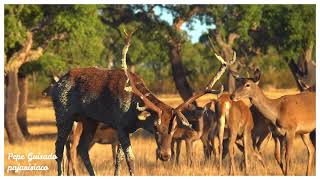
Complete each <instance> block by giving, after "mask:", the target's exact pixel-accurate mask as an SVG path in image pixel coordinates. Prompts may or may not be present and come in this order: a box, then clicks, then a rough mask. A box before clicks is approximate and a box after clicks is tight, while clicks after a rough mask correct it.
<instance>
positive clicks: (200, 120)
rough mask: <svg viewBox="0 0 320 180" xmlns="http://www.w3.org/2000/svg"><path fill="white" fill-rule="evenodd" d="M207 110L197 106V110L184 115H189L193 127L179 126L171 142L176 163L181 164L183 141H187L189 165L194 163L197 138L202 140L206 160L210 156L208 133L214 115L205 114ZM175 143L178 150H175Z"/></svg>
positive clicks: (173, 158)
mask: <svg viewBox="0 0 320 180" xmlns="http://www.w3.org/2000/svg"><path fill="white" fill-rule="evenodd" d="M206 111H207V110H205V109H204V108H200V107H197V109H196V110H193V111H186V112H184V115H185V116H186V117H187V119H188V121H189V123H190V124H191V125H192V127H193V129H189V128H185V127H178V128H177V129H176V131H175V132H174V134H173V137H172V142H171V154H172V158H171V160H172V161H174V160H175V161H176V163H177V164H179V162H180V161H179V160H180V151H181V142H182V141H185V143H186V154H187V164H188V165H191V164H192V163H193V158H192V154H193V143H194V142H195V141H197V140H201V141H202V144H203V150H204V157H205V160H207V159H208V158H209V156H210V151H211V147H210V144H209V139H208V134H209V128H210V123H211V119H212V117H211V115H205V114H204V113H206ZM175 144H176V150H174V146H175ZM157 159H158V157H157Z"/></svg>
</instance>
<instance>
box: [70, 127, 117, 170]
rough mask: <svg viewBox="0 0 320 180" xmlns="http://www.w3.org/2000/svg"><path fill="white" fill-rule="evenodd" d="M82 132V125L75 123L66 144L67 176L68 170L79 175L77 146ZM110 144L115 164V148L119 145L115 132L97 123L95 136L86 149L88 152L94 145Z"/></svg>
mask: <svg viewBox="0 0 320 180" xmlns="http://www.w3.org/2000/svg"><path fill="white" fill-rule="evenodd" d="M82 131H83V123H82V122H81V121H80V122H78V123H75V125H74V129H73V130H72V132H71V134H70V135H69V138H68V140H67V143H66V147H67V148H66V149H67V152H66V154H67V157H69V158H67V162H66V163H65V164H66V172H67V175H70V174H69V169H70V168H71V169H72V173H73V175H74V176H76V175H79V172H78V169H79V168H78V161H77V160H78V153H77V146H78V145H79V140H80V136H81V134H82ZM95 143H98V144H110V145H111V147H112V160H113V162H115V160H116V148H117V146H118V144H119V140H118V134H117V130H116V129H114V128H112V127H109V126H107V125H105V124H103V123H99V124H98V126H97V129H96V132H95V135H94V137H93V139H92V141H91V143H90V144H89V147H88V149H89V150H90V149H91V148H92V146H93V145H94V144H95Z"/></svg>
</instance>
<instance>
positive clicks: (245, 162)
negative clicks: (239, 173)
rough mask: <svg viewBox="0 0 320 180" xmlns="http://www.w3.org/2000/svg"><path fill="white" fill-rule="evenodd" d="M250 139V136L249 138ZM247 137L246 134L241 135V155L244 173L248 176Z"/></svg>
mask: <svg viewBox="0 0 320 180" xmlns="http://www.w3.org/2000/svg"><path fill="white" fill-rule="evenodd" d="M250 137H251V136H250ZM249 146H250V144H249V137H248V135H247V133H244V135H243V155H244V165H245V173H246V175H249V171H248V170H249V163H248V150H249Z"/></svg>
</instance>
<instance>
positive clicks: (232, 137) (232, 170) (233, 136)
mask: <svg viewBox="0 0 320 180" xmlns="http://www.w3.org/2000/svg"><path fill="white" fill-rule="evenodd" d="M229 139H230V141H229V145H228V149H229V155H230V162H231V165H230V171H229V174H230V175H235V174H236V167H235V162H234V146H235V142H236V140H237V133H236V132H235V133H232V131H231V130H230V138H229Z"/></svg>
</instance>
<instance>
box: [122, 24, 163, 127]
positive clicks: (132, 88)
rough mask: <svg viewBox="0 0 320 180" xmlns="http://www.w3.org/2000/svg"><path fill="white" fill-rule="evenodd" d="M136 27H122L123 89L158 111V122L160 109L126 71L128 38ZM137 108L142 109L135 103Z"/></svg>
mask: <svg viewBox="0 0 320 180" xmlns="http://www.w3.org/2000/svg"><path fill="white" fill-rule="evenodd" d="M136 30H137V29H135V30H134V31H132V32H131V33H127V32H126V30H125V29H124V34H125V40H126V44H125V46H124V47H123V49H122V59H121V61H122V68H123V69H124V71H125V74H126V76H127V82H126V85H125V87H124V90H125V91H127V92H132V93H134V94H136V95H137V96H139V97H140V98H141V100H142V101H143V102H144V104H145V106H146V108H150V109H152V110H154V111H155V112H157V113H158V116H159V121H158V124H160V123H161V116H162V110H161V109H160V108H159V107H158V106H157V105H155V104H154V103H153V102H151V101H150V100H149V99H148V98H147V97H146V95H145V94H143V93H142V92H141V91H140V90H139V89H138V88H137V86H136V84H135V83H134V80H133V79H132V76H131V74H130V73H129V72H128V67H127V63H126V54H127V52H128V49H129V47H130V40H131V37H132V35H133V33H134V32H135V31H136ZM137 110H142V109H141V108H140V107H139V105H137Z"/></svg>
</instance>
